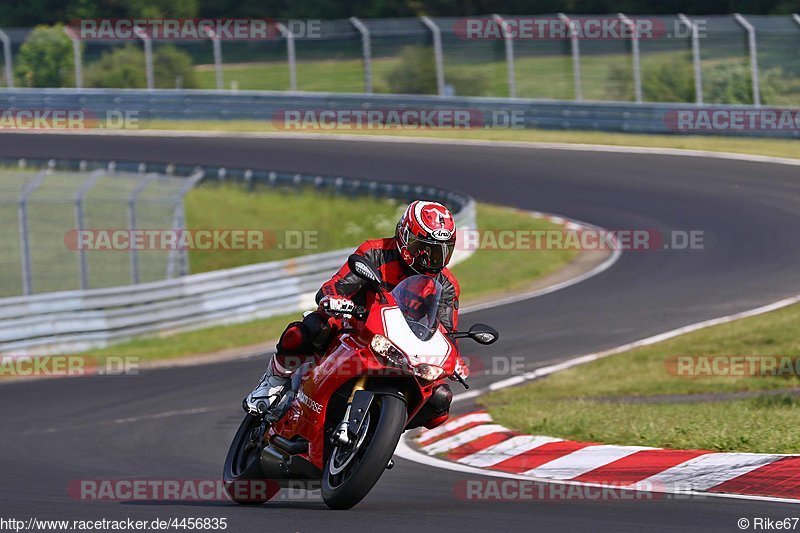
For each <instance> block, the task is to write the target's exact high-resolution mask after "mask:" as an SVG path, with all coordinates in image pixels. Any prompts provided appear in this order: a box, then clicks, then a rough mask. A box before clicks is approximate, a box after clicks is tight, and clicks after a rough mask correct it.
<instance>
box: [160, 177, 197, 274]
mask: <svg viewBox="0 0 800 533" xmlns="http://www.w3.org/2000/svg"><path fill="white" fill-rule="evenodd" d="M203 177H205V172H203V171H202V170H200V169H198V170H196V171H195V172H194V173H193V174H192V175H191V176H189V177H188V178H186V182H185V183H184V184H183V185H181V188H180V190H179V191H178V195H177V197H176V199H175V204H174V209H175V211H174V212H173V214H172V226H173V227H172V229H174V230H183V229H186V216H185V212H184V208H183V201H184V198H185V197H186V194H187V193H188V192H189V191H191V190H192V189H193V188H194V186H195V185H197V184H198V183H199V182H200V180H202V179H203ZM178 254H179V256H178V262H179V265H178V268H177V271H178V275H179V276H185V275H187V274H189V250H186V249H184V250H181V251H179V252H178ZM170 255H171V254H170ZM174 277H175V266H174V263H173V261H172V260H171V258H170V260H169V261H168V262H167V278H174Z"/></svg>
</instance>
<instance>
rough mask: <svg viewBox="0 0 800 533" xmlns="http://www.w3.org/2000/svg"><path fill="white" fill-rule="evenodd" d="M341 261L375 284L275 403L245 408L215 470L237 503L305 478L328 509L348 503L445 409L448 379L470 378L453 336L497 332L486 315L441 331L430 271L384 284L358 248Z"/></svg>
mask: <svg viewBox="0 0 800 533" xmlns="http://www.w3.org/2000/svg"><path fill="white" fill-rule="evenodd" d="M348 265H349V266H350V270H351V271H352V272H354V273H355V274H356V275H357V276H359V277H360V278H362V279H363V280H365V281H366V282H367V283H369V284H370V285H371V286H372V287H373V288H374V289H375V293H376V297H375V301H374V303H373V304H372V305H371V306H370V308H369V309H365V308H363V307H356V309H355V310H354V311H353V313H351V314H350V315H349V316H347V317H346V318H345V319H344V320H343V327H342V328H341V329H340V330H339V331H338V332H337V334H336V335H337V336H336V338H335V339H334V340H333V341H332V342H331V344H330V346H329V348H328V350H327V351H326V353H325V354H324V356H322V357H321V358H320V360H319V362H318V363H317V364H310V363H308V364H305V365H302V366H301V367H300V368H298V369H297V371H295V373H294V374H293V376H292V379H291V382H290V383H289V384H287V386H286V387H287V388H286V390H285V391H284V393H283V395H282V397H281V399H280V400H279V401H278V402H276V404H275V405H274V406H272V407H270V408H269V409H267V410H266V411H265V412H264V413H263V414H262V416H253V415H247V416H245V419H244V421H243V422H242V424H241V426H240V427H239V430H238V432H237V433H236V436H235V437H234V439H233V443H232V444H231V447H230V450H229V451H228V456H227V458H226V460H225V468H224V475H223V478H224V482H225V487H226V488H227V490H228V494H229V495H230V496H231V498H232V499H233V500H234V501H236V502H238V503H242V504H260V503H264V502H266V501H268V500H269V499H271V498H272V497H274V496H275V494H276V493H277V492H278V491H279V490H280V488H281V487H286V486H292V487H297V486H298V484H300V483H303V484H304V486H306V487H307V488H312V487H313V488H319V487H320V485H321V492H322V498H323V500H324V501H325V503H326V504H327V505H328V507H330V508H332V509H349V508H350V507H352V506H354V505H355V504H357V503H358V502H359V501H361V500H362V499H363V498H364V497H365V496H366V495H367V493H368V492H369V491H370V490H371V489H372V487H373V486H374V485H375V483H377V481H378V479H379V478H380V477H381V474H383V471H384V470H386V469H389V468H391V467H392V466H393V463H392V455H393V454H394V451H395V448H396V446H397V443H398V441H399V440H400V435H401V434H402V433H403V431H405V430H407V429H412V428H416V427H420V426H426V427H435V426H436V425H439V424H441V423H442V422H444V421H445V420H446V419H447V416H448V412H449V407H450V401H451V399H452V393H451V392H450V388H449V386H448V385H447V383H446V381H447V380H448V379H453V380H457V381H459V382H460V383H461V384H462V385H464V386H465V387H466V388H469V386H468V385H467V384H466V381H465V376H463V375H462V373H463V370H462V369H461V368H459V367H460V365H459V361H460V358H459V357H458V353H459V352H458V345H457V344H456V343H455V342H454V340H455V339H457V338H466V337H469V338H471V339H473V340H475V341H477V342H478V343H480V344H491V343H493V342H495V341H496V340H497V339H498V338H499V334H498V333H497V331H496V330H495V329H494V328H492V327H490V326H487V325H484V324H476V325H474V326H472V327H471V328H470V329H469V331H466V332H455V333H449V334H448V333H447V332H446V331H445V330H444V328H443V327H442V326H441V325H440V324H439V321H438V318H437V312H438V307H439V299H440V296H441V293H442V287H441V285H440V284H439V282H437V281H436V280H435V279H433V278H430V277H427V276H421V275H420V276H411V277H409V278H406V279H405V280H403V281H402V282H401V283H400V284H399V285H397V286H396V287H395V288H394V289H393V290H392V291H391V292H390V291H387V290H386V288H385V287H384V284H383V282H382V280H381V278H380V274H379V273H378V271H377V269H376V268H375V267H374V266H373V265H372V264H371V263H369V262H368V261H367V260H366V259H365V258H363V257H362V256H359V255H355V254H354V255H351V256H350V258H349V259H348ZM320 481H321V483H320Z"/></svg>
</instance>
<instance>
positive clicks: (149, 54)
mask: <svg viewBox="0 0 800 533" xmlns="http://www.w3.org/2000/svg"><path fill="white" fill-rule="evenodd" d="M133 31H134V32H135V33H136V36H137V37H138V38H139V39H141V40H142V42H143V43H144V72H145V75H146V76H147V88H148V89H149V90H153V89H154V88H155V82H154V80H153V40H152V39H151V38H150V36H149V35H147V32H145V31H144V30H143V29H142V28H140V27H138V26H134V28H133Z"/></svg>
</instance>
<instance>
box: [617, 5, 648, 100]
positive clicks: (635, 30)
mask: <svg viewBox="0 0 800 533" xmlns="http://www.w3.org/2000/svg"><path fill="white" fill-rule="evenodd" d="M617 16H618V17H619V19H620V20H621V21H622V23H623V24H626V25H627V26H628V28H630V30H631V56H632V59H633V94H634V101H635V102H636V103H637V104H641V103H642V62H641V56H640V55H639V25H638V24H636V23H635V22H634V21H632V20H631V19H629V18H628V17H626V16H625V14H624V13H617Z"/></svg>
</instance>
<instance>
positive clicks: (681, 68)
mask: <svg viewBox="0 0 800 533" xmlns="http://www.w3.org/2000/svg"><path fill="white" fill-rule="evenodd" d="M750 80H751V75H750V65H749V64H745V63H742V62H738V61H737V62H727V63H719V64H716V65H708V64H706V65H703V101H704V102H705V103H707V104H746V105H749V104H752V103H753V88H752V85H751V83H750ZM760 81H761V103H763V104H771V103H774V104H780V103H782V104H786V103H789V102H793V100H792V99H793V98H794V99H796V98H797V95H798V94H800V81H798V80H797V78H793V77H792V76H791V75H790V74H788V73H786V72H785V71H784V70H783V69H782V68H781V67H774V68H771V69H767V70H762V71H761V76H760ZM792 81H794V83H792ZM642 96H643V98H644V100H645V101H646V102H694V101H695V88H694V68H693V66H692V64H691V59H689V58H687V59H683V60H681V59H679V58H676V59H674V60H672V61H670V62H665V63H659V64H657V65H652V64H650V65H646V66H644V67H643V68H642ZM607 98H608V99H609V100H620V101H628V100H633V84H632V82H631V74H630V69H624V68H622V67H618V66H615V67H614V68H612V70H611V71H610V72H609V75H608V90H607Z"/></svg>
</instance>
